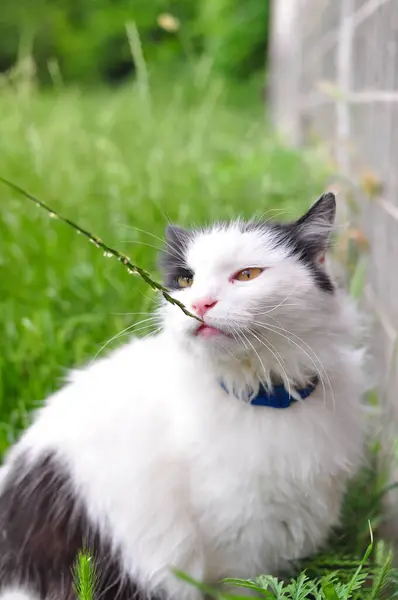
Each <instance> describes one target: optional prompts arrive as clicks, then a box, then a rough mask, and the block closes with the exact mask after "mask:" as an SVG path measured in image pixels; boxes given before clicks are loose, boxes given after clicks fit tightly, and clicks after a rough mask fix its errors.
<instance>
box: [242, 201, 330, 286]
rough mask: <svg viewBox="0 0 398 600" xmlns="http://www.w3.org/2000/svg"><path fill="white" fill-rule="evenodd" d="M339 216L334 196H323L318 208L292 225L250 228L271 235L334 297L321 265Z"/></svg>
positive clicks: (283, 224) (313, 208)
mask: <svg viewBox="0 0 398 600" xmlns="http://www.w3.org/2000/svg"><path fill="white" fill-rule="evenodd" d="M335 215H336V199H335V196H334V194H332V193H326V194H323V196H321V197H320V198H319V200H317V202H315V204H314V205H313V206H312V207H311V208H310V209H309V210H308V211H307V212H306V213H305V215H303V216H302V217H300V219H298V221H295V222H293V223H270V222H267V223H263V224H257V225H253V224H251V225H250V226H249V229H252V228H253V227H255V228H260V229H266V230H268V231H272V233H273V234H274V236H275V244H276V245H277V246H279V245H280V246H283V247H284V248H285V249H286V250H287V251H288V252H289V254H291V255H294V256H295V257H296V258H297V259H298V260H299V261H300V262H301V263H302V264H303V265H305V266H306V268H307V269H308V270H309V271H310V273H311V275H312V277H313V279H314V281H315V283H316V285H317V286H318V287H320V288H321V289H322V290H323V291H324V292H328V293H333V292H334V285H333V282H332V280H331V279H330V277H329V275H328V273H327V272H326V270H325V269H324V267H323V265H322V259H323V257H324V255H325V253H326V251H327V249H328V246H329V243H330V235H331V233H332V230H333V225H334V220H335Z"/></svg>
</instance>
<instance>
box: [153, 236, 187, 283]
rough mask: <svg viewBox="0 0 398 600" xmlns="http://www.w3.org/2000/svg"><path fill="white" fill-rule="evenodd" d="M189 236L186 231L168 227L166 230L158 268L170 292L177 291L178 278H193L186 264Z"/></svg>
mask: <svg viewBox="0 0 398 600" xmlns="http://www.w3.org/2000/svg"><path fill="white" fill-rule="evenodd" d="M190 238H191V234H190V232H189V231H187V230H186V229H181V228H180V227H176V226H174V225H173V226H169V227H167V229H166V242H167V244H166V248H165V250H164V252H163V253H162V254H161V255H160V267H161V269H162V271H163V278H164V283H165V286H166V287H168V288H169V289H170V290H176V289H179V287H180V286H179V285H178V278H179V277H193V272H192V271H191V269H190V268H189V267H188V265H187V264H186V258H185V254H186V250H187V247H188V244H189V241H190Z"/></svg>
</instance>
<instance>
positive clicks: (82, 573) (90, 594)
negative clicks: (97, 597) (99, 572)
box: [73, 550, 96, 600]
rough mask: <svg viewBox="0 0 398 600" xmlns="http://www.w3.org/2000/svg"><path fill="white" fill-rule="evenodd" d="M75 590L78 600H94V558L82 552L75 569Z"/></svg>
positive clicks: (85, 551)
mask: <svg viewBox="0 0 398 600" xmlns="http://www.w3.org/2000/svg"><path fill="white" fill-rule="evenodd" d="M73 581H74V590H75V592H76V596H77V598H78V600H94V594H95V582H96V570H95V564H94V560H93V557H92V556H90V553H89V552H88V551H87V550H81V551H80V552H79V553H78V555H77V558H76V562H75V566H74V569H73Z"/></svg>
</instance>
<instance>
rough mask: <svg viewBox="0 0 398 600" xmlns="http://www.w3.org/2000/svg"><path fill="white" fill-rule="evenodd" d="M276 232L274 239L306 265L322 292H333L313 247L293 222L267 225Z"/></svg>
mask: <svg viewBox="0 0 398 600" xmlns="http://www.w3.org/2000/svg"><path fill="white" fill-rule="evenodd" d="M268 227H269V228H270V229H271V230H272V231H273V232H274V233H275V234H276V239H277V240H279V243H280V244H281V245H283V246H284V247H285V248H286V249H287V250H288V252H289V254H291V255H294V256H296V257H297V258H298V260H299V261H300V262H301V263H302V264H303V265H305V266H306V267H307V269H308V270H309V271H310V273H311V275H312V278H313V280H314V281H315V283H316V285H317V286H318V287H320V288H321V290H323V291H324V292H329V293H333V292H334V285H333V282H332V280H331V279H330V277H329V275H328V274H327V273H326V271H324V269H322V267H321V266H320V265H319V264H318V263H317V262H316V251H315V247H314V246H313V245H311V244H308V242H307V241H306V240H305V239H303V238H302V237H301V236H300V234H299V230H298V228H297V226H296V224H295V223H293V224H287V225H277V224H274V225H268Z"/></svg>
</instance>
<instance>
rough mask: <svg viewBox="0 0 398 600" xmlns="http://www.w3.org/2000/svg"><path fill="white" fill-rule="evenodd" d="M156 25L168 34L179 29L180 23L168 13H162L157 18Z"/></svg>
mask: <svg viewBox="0 0 398 600" xmlns="http://www.w3.org/2000/svg"><path fill="white" fill-rule="evenodd" d="M158 25H159V27H161V28H162V29H164V30H165V31H169V32H170V33H174V32H176V31H178V30H179V28H180V21H179V20H178V19H177V17H173V15H170V14H169V13H162V14H161V15H159V16H158Z"/></svg>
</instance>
